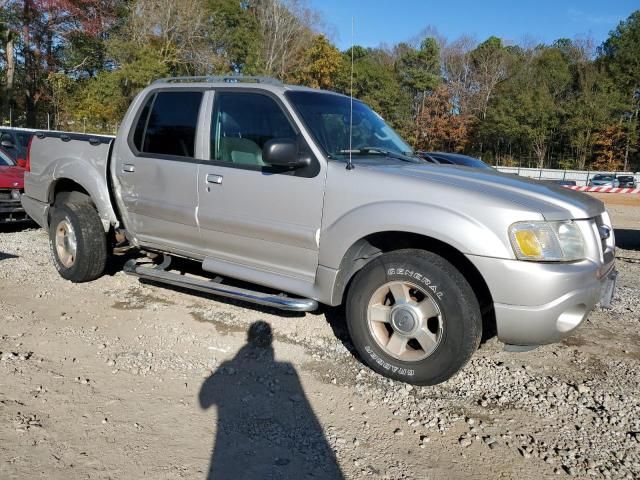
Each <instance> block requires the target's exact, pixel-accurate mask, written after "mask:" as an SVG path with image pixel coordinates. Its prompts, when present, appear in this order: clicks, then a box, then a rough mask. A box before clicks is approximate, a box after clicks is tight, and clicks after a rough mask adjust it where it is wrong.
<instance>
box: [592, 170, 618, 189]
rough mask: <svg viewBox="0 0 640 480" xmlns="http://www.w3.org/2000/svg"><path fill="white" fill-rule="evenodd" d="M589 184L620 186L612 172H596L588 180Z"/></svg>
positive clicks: (595, 185)
mask: <svg viewBox="0 0 640 480" xmlns="http://www.w3.org/2000/svg"><path fill="white" fill-rule="evenodd" d="M589 186H590V187H612V188H617V187H619V186H620V182H618V179H617V178H616V176H615V175H614V174H612V173H598V174H597V175H594V176H593V177H592V178H591V180H589Z"/></svg>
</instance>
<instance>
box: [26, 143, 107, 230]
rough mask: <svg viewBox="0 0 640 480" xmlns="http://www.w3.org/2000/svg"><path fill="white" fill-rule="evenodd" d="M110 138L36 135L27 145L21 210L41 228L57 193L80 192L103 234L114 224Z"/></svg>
mask: <svg viewBox="0 0 640 480" xmlns="http://www.w3.org/2000/svg"><path fill="white" fill-rule="evenodd" d="M113 139H114V137H111V136H106V135H86V134H81V133H59V132H38V133H37V134H36V135H35V136H34V137H33V140H32V142H31V149H30V152H29V156H30V158H34V159H37V161H34V162H31V170H30V172H27V173H26V174H25V190H26V191H28V192H29V195H28V196H25V197H23V205H24V207H25V210H26V211H27V213H28V214H29V216H31V218H33V219H34V220H35V221H36V222H37V223H38V224H39V225H40V226H41V227H43V228H47V226H48V224H49V213H50V212H49V209H50V206H51V205H53V203H54V201H55V196H56V194H57V193H59V192H61V191H80V192H86V194H87V195H88V196H89V197H90V198H91V200H92V201H93V203H94V205H95V207H96V209H97V210H98V214H99V216H100V220H101V222H102V226H103V228H104V231H105V232H107V231H109V229H110V228H111V226H117V225H118V219H117V217H116V213H115V211H114V209H113V206H112V203H111V198H110V193H109V187H108V184H107V182H105V178H108V165H109V159H110V151H111V145H112V142H113Z"/></svg>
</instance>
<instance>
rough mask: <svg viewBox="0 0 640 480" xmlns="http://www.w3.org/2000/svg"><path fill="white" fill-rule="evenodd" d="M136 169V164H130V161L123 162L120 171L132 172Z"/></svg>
mask: <svg viewBox="0 0 640 480" xmlns="http://www.w3.org/2000/svg"><path fill="white" fill-rule="evenodd" d="M135 171H136V166H135V165H131V164H130V163H125V164H124V165H122V172H123V173H133V172H135Z"/></svg>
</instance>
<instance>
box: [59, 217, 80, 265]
mask: <svg viewBox="0 0 640 480" xmlns="http://www.w3.org/2000/svg"><path fill="white" fill-rule="evenodd" d="M55 243H56V245H55V246H56V253H57V255H58V260H60V263H61V264H62V265H63V266H64V267H65V268H71V267H72V266H73V264H74V262H75V261H76V252H77V249H78V244H77V241H76V232H75V230H74V229H73V226H72V225H71V222H69V220H67V219H66V218H65V219H64V220H61V221H60V223H58V225H57V226H56V238H55Z"/></svg>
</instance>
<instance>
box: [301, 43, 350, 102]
mask: <svg viewBox="0 0 640 480" xmlns="http://www.w3.org/2000/svg"><path fill="white" fill-rule="evenodd" d="M345 68H346V65H345V63H344V58H343V56H342V55H341V54H340V51H339V50H338V49H337V48H336V47H334V46H333V45H331V43H330V42H329V40H327V37H325V36H324V35H318V36H316V37H315V38H314V39H313V43H312V44H311V47H310V48H309V49H308V50H307V51H306V52H305V54H304V57H303V60H302V67H301V68H300V69H299V70H298V71H297V72H296V73H295V74H293V75H292V79H293V81H295V82H296V83H299V84H301V85H306V86H307V87H312V88H323V89H325V90H335V89H336V88H337V84H338V76H339V75H340V74H341V73H343V72H344V71H345Z"/></svg>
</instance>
